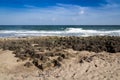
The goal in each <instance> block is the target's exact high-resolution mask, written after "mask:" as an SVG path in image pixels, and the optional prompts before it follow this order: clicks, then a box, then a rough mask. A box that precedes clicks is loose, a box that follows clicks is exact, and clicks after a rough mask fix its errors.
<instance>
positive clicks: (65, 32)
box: [0, 28, 120, 37]
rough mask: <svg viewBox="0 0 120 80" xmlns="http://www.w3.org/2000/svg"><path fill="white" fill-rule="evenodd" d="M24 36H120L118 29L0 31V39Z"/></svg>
mask: <svg viewBox="0 0 120 80" xmlns="http://www.w3.org/2000/svg"><path fill="white" fill-rule="evenodd" d="M26 36H84V37H86V36H120V29H118V30H102V29H101V30H92V29H91V30H90V29H82V28H66V29H64V30H0V37H26Z"/></svg>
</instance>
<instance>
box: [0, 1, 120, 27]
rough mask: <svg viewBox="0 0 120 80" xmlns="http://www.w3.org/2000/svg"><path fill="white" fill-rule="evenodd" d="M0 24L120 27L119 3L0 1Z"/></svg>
mask: <svg viewBox="0 0 120 80" xmlns="http://www.w3.org/2000/svg"><path fill="white" fill-rule="evenodd" d="M0 25H120V0H0Z"/></svg>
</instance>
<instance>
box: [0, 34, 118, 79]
mask: <svg viewBox="0 0 120 80" xmlns="http://www.w3.org/2000/svg"><path fill="white" fill-rule="evenodd" d="M119 41H120V38H119V37H105V36H103V37H87V38H81V37H30V38H6V39H5V38H4V39H3V38H2V39H0V48H1V49H0V80H119V79H120V48H119V47H120V45H119V44H120V42H119ZM91 46H92V47H91Z"/></svg>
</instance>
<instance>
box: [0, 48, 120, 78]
mask: <svg viewBox="0 0 120 80" xmlns="http://www.w3.org/2000/svg"><path fill="white" fill-rule="evenodd" d="M66 51H68V52H70V53H73V54H77V53H79V55H77V56H76V57H73V58H70V59H66V60H64V61H63V62H62V64H63V65H62V67H60V68H57V67H56V68H52V69H49V70H47V71H40V70H39V69H37V68H36V67H34V66H32V67H30V68H26V67H24V63H25V61H24V62H22V61H19V62H17V60H18V59H17V58H15V57H14V56H15V55H14V54H12V51H8V50H7V51H2V50H0V80H120V53H115V54H109V53H107V52H101V53H97V54H96V53H94V52H88V51H81V52H77V51H73V50H66ZM83 57H88V58H91V57H92V60H91V61H87V60H82V62H81V63H80V62H79V61H80V59H82V58H83Z"/></svg>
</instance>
